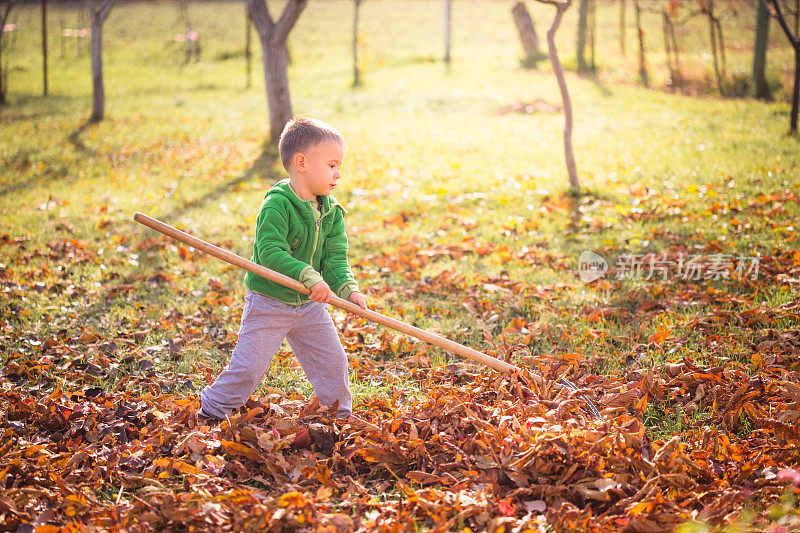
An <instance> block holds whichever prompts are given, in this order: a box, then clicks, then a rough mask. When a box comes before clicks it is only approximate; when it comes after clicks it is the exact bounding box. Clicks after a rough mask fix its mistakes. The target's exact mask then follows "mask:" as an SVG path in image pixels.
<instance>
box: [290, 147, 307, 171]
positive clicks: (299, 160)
mask: <svg viewBox="0 0 800 533" xmlns="http://www.w3.org/2000/svg"><path fill="white" fill-rule="evenodd" d="M292 161H293V162H294V168H296V169H297V170H299V171H301V172H302V171H304V170H305V168H306V156H305V155H303V154H302V153H299V152H298V153H296V154H294V157H293V158H292Z"/></svg>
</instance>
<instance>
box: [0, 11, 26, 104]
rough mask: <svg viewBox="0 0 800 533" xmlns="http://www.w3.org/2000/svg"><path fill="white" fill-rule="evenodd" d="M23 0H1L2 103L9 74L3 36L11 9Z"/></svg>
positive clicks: (0, 85) (0, 62)
mask: <svg viewBox="0 0 800 533" xmlns="http://www.w3.org/2000/svg"><path fill="white" fill-rule="evenodd" d="M21 1H22V0H4V1H0V105H2V104H5V103H6V93H7V92H8V74H7V67H5V66H4V65H3V50H4V46H3V37H4V34H5V31H4V28H5V27H6V23H7V22H8V17H9V15H11V9H12V8H13V7H14V6H15V5H17V4H19V3H20V2H21Z"/></svg>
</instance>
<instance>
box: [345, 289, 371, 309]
mask: <svg viewBox="0 0 800 533" xmlns="http://www.w3.org/2000/svg"><path fill="white" fill-rule="evenodd" d="M347 299H348V301H351V302H353V303H354V304H356V305H357V306H359V307H360V308H362V309H366V308H367V299H366V298H365V297H364V295H363V294H361V293H360V292H352V293H350V296H349V297H348V298H347Z"/></svg>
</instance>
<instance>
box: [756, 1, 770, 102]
mask: <svg viewBox="0 0 800 533" xmlns="http://www.w3.org/2000/svg"><path fill="white" fill-rule="evenodd" d="M768 40H769V11H768V10H767V6H766V5H765V4H764V2H761V1H759V2H758V14H757V15H756V42H755V46H754V47H753V85H754V86H755V94H756V98H762V99H769V97H770V94H769V86H768V85H767V77H766V75H765V72H766V67H767V44H768V43H767V41H768Z"/></svg>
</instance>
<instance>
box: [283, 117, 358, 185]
mask: <svg viewBox="0 0 800 533" xmlns="http://www.w3.org/2000/svg"><path fill="white" fill-rule="evenodd" d="M323 142H332V143H338V144H340V145H341V146H342V147H344V146H345V144H344V137H342V134H341V133H339V132H338V131H337V130H336V128H334V127H333V126H331V125H330V124H328V123H326V122H323V121H321V120H317V119H314V118H303V117H299V118H295V119H292V120H290V121H289V122H287V123H286V125H285V126H284V127H283V131H282V132H281V138H280V140H279V141H278V153H279V154H280V155H281V163H283V168H285V169H286V172H290V171H291V169H290V167H291V164H292V159H293V158H294V156H295V154H298V153H300V152H302V151H304V150H308V149H309V148H311V147H312V146H316V145H318V144H320V143H323Z"/></svg>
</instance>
